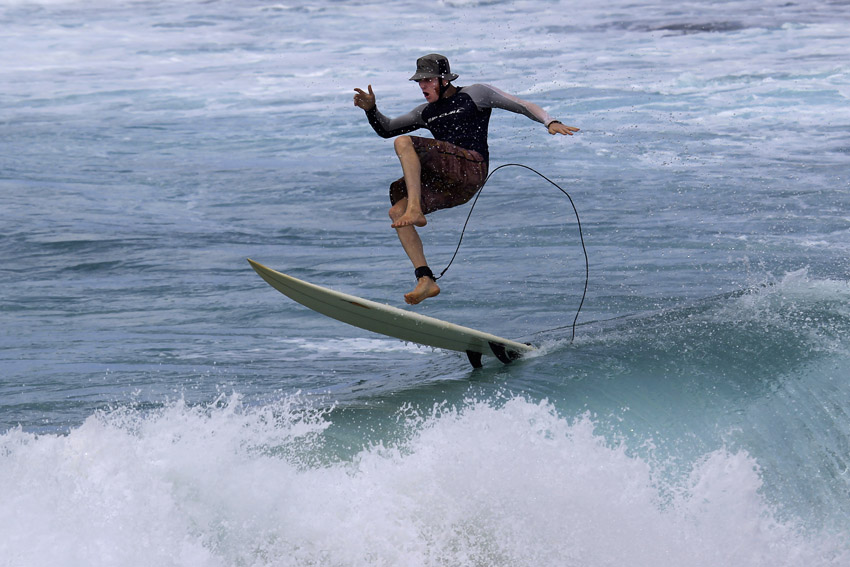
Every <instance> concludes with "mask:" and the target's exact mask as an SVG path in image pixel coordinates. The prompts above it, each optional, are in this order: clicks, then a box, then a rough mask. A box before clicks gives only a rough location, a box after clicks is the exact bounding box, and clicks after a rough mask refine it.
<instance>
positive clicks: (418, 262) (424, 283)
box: [390, 198, 440, 305]
mask: <svg viewBox="0 0 850 567" xmlns="http://www.w3.org/2000/svg"><path fill="white" fill-rule="evenodd" d="M407 201H408V199H407V198H405V199H402V200H401V201H399V202H397V203H396V204H395V205H393V206H392V208H391V209H390V218H391V219H393V221H394V222H393V226H396V222H395V221H396V220H397V219H399V218H401V217H402V216H403V215H404V214H405V211H407V209H408V203H407ZM396 232H397V233H398V239H399V240H400V241H401V246H402V247H403V248H404V251H405V252H406V253H407V257H408V258H410V261H411V263H412V264H413V267H414V268H419V267H422V266H427V265H428V262H427V261H426V260H425V250H424V248H423V247H422V239H421V238H419V233H418V232H416V227H414V226H413V225H405V226H398V227H396ZM439 293H440V286H438V285H437V282H435V281H434V280H433V279H431V278H430V277H428V276H423V277H421V278H419V279H418V280H417V282H416V287H415V288H414V289H413V291H411V292H410V293H406V294H405V295H404V300H405V301H406V302H407V303H409V304H410V305H416V304H417V303H421V302H422V301H424V300H426V299H428V298H429V297H434V296H435V295H438V294H439Z"/></svg>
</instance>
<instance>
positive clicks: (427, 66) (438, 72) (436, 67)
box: [410, 53, 458, 81]
mask: <svg viewBox="0 0 850 567" xmlns="http://www.w3.org/2000/svg"><path fill="white" fill-rule="evenodd" d="M431 77H440V78H441V79H446V80H447V81H454V80H455V79H457V77H458V75H457V74H455V73H452V71H451V67H449V60H448V59H447V58H446V56H445V55H440V54H439V53H431V54H428V55H424V56H422V57H420V58H419V59H417V60H416V73H415V74H414V75H413V76H412V77H410V80H411V81H421V80H422V79H430V78H431Z"/></svg>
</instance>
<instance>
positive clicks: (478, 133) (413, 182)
mask: <svg viewBox="0 0 850 567" xmlns="http://www.w3.org/2000/svg"><path fill="white" fill-rule="evenodd" d="M457 78H458V75H456V74H454V73H452V72H451V68H450V67H449V60H448V59H446V58H445V57H444V56H442V55H439V54H436V53H432V54H430V55H425V56H424V57H420V58H419V59H418V60H417V61H416V73H415V74H414V75H413V76H412V77H411V78H410V80H411V81H416V82H417V83H419V88H420V89H421V90H422V94H423V95H424V96H425V100H426V102H425V104H422V105H420V106H418V107H416V108H414V109H413V110H412V111H410V112H408V113H407V114H404V115H402V116H399V117H398V118H392V119H390V118H387V117H386V116H384V115H383V114H381V113H380V112H379V111H378V108H377V106H376V103H375V93H374V92H372V85H369V86H368V92H366V91H363V90H362V89H354V90H355V92H356V94H355V95H354V105H355V106H358V107H360V108H362V109H363V110H365V111H366V116H367V117H368V119H369V124H371V125H372V128H374V130H375V132H377V133H378V135H379V136H381V137H384V138H391V137H395V136H398V137H397V138H396V140H395V151H396V154H397V155H398V159H399V161H400V162H401V169H402V172H403V177H402V178H401V179H399V180H397V181H395V182H393V183H392V185H390V202H391V203H392V207H391V208H390V211H389V213H390V218H391V219H392V221H393V222H392V225H391V226H392V227H393V228H394V229H396V231H397V232H398V237H399V240H400V241H401V244H402V246H403V247H404V251H405V252H406V253H407V256H408V257H409V258H410V261H411V262H412V263H413V267H414V268H415V272H414V274H415V276H416V287H415V288H414V290H413V291H411V292H410V293H407V294H405V296H404V300H405V301H406V302H407V303H409V304H411V305H415V304H417V303H420V302H422V301H423V300H425V299H427V298H429V297H434V296H435V295H437V294H438V293H440V287H439V286H438V285H437V282H436V280H435V278H434V274H433V272H431V270H430V268H428V262H426V260H425V252H424V249H423V247H422V240H421V239H420V238H419V234H418V233H417V232H416V227H417V226H418V227H423V226H425V225H426V224H427V223H428V220H427V219H426V218H425V215H427V214H428V213H431V212H433V211H436V210H439V209H447V208H450V207H455V206H457V205H461V204H463V203H466V202H467V201H469V200H470V199H471V198H472V197H473V196H474V195H475V193H476V192H477V191H478V190H479V189H481V187H482V186H483V185H484V181H485V180H486V178H487V167H488V163H489V152H488V146H487V128H488V125H489V121H490V112H491V110H492V109H493V108H501V109H504V110H509V111H511V112H516V113H518V114H524V115H525V116H528V117H529V118H531V119H532V120H535V121H537V122H540V123H542V124H543V125H544V126H546V127H547V128H548V130H549V133H550V134H553V135H554V134H562V135H569V136H572V135H573V133H574V132H578V130H579V129H578V128H573V127H572V126H565V125H563V124H561V122H559V121H557V120H554V119H553V118H552V117H550V116H549V115H548V114H547V113H546V111H545V110H543V109H542V108H540V107H539V106H537V105H536V104H532V103H530V102H526V101H524V100H521V99H519V98H517V97H515V96H512V95H509V94H507V93H504V92H502V91H500V90H498V89H496V88H494V87H491V86H490V85H483V84H476V85H471V86H468V87H455V86H454V85H452V81H454V80H455V79H457ZM419 128H426V129H428V130H430V131H431V134H432V135H433V136H434V139H430V138H420V137H417V136H406V135H404V134H407V133H409V132H413V131H414V130H417V129H419Z"/></svg>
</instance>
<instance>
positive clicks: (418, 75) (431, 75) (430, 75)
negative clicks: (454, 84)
mask: <svg viewBox="0 0 850 567" xmlns="http://www.w3.org/2000/svg"><path fill="white" fill-rule="evenodd" d="M459 76H460V75H457V74H455V73H446V74H444V75H437V74H434V73H427V72H424V71H423V72H419V73H416V74H415V75H413V76H412V77H410V80H411V81H421V80H422V79H432V78H434V77H440V78H441V79H446V80H447V81H454V80H455V79H457V78H458V77H459Z"/></svg>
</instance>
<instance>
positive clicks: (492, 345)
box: [248, 259, 534, 368]
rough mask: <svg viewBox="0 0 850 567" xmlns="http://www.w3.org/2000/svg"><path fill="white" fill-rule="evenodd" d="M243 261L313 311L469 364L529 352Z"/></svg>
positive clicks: (506, 360)
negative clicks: (450, 353)
mask: <svg viewBox="0 0 850 567" xmlns="http://www.w3.org/2000/svg"><path fill="white" fill-rule="evenodd" d="M248 262H249V263H250V264H251V267H253V268H254V270H256V272H257V273H258V274H260V277H262V278H263V279H264V280H266V282H268V284H269V285H271V286H272V287H273V288H275V289H276V290H278V291H279V292H281V293H282V294H284V295H286V296H287V297H289V298H291V299H293V300H295V301H297V302H298V303H300V304H301V305H304V306H305V307H309V308H310V309H312V310H313V311H317V312H319V313H321V314H322V315H327V316H328V317H332V318H334V319H337V320H339V321H342V322H343V323H348V324H349V325H354V326H355V327H360V328H361V329H366V330H367V331H373V332H375V333H380V334H382V335H387V336H389V337H395V338H397V339H401V340H403V341H409V342H413V343H418V344H421V345H426V346H432V347H436V348H443V349H448V350H455V351H459V352H465V353H466V354H467V356H468V357H469V362H470V363H471V364H472V366H474V367H475V368H480V367H481V355H483V354H491V355H493V356H495V357H496V358H498V359H499V360H500V361H502V362H503V363H505V364H508V363H510V362H512V361H514V360H516V359H517V358H519V357H521V356H522V355H523V354H525V353H528V352H530V351H533V350H534V347H532V346H530V345H527V344H523V343H519V342H516V341H512V340H509V339H503V338H502V337H497V336H496V335H491V334H489V333H484V332H482V331H476V330H475V329H470V328H468V327H462V326H460V325H455V324H453V323H449V322H448V321H442V320H440V319H436V318H434V317H428V316H426V315H420V314H419V313H413V312H410V311H405V310H404V309H399V308H398V307H393V306H391V305H385V304H383V303H377V302H375V301H370V300H368V299H363V298H361V297H357V296H354V295H349V294H347V293H341V292H338V291H334V290H332V289H328V288H325V287H322V286H318V285H315V284H311V283H308V282H305V281H302V280H299V279H296V278H293V277H292V276H288V275H286V274H282V273H280V272H277V271H275V270H272V269H271V268H267V267H266V266H263V265H262V264H258V263H257V262H254V261H253V260H250V259H249V260H248Z"/></svg>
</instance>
